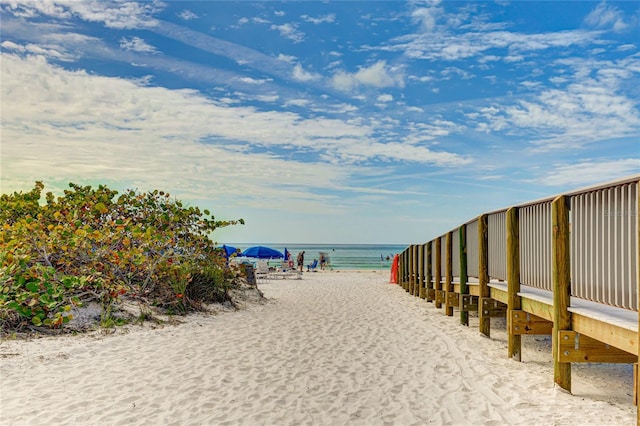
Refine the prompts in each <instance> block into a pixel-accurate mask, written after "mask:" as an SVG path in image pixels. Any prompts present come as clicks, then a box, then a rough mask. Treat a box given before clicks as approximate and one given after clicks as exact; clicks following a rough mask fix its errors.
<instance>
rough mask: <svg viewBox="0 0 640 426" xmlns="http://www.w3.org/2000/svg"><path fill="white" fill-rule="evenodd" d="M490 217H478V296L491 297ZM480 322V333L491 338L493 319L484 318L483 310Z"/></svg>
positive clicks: (485, 215) (484, 215)
mask: <svg viewBox="0 0 640 426" xmlns="http://www.w3.org/2000/svg"><path fill="white" fill-rule="evenodd" d="M488 221H489V215H487V214H483V215H480V216H479V217H478V296H480V297H481V298H482V297H490V296H491V294H490V290H489V232H488V231H489V226H488ZM479 314H480V321H479V323H478V328H479V330H480V333H482V334H484V335H485V336H487V337H491V318H490V317H486V318H485V317H484V315H483V313H482V309H481V310H480V312H479Z"/></svg>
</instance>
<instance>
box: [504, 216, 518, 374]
mask: <svg viewBox="0 0 640 426" xmlns="http://www.w3.org/2000/svg"><path fill="white" fill-rule="evenodd" d="M506 226H507V307H508V310H509V312H512V311H517V310H519V309H520V308H521V305H520V296H518V293H519V292H520V222H519V218H518V208H517V207H511V208H509V209H508V210H507V213H506ZM512 318H514V316H513V315H507V330H509V333H508V337H507V338H508V348H507V351H508V357H509V358H511V359H514V360H516V361H522V339H521V337H520V334H521V333H514V332H513V330H516V328H515V327H514V326H513V324H510V323H509V322H510V321H511V319H512Z"/></svg>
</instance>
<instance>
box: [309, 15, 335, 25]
mask: <svg viewBox="0 0 640 426" xmlns="http://www.w3.org/2000/svg"><path fill="white" fill-rule="evenodd" d="M300 18H301V19H302V20H303V21H305V22H311V23H312V24H316V25H317V24H331V23H333V22H335V20H336V15H335V13H330V14H328V15H323V16H319V17H312V16H309V15H302V16H300Z"/></svg>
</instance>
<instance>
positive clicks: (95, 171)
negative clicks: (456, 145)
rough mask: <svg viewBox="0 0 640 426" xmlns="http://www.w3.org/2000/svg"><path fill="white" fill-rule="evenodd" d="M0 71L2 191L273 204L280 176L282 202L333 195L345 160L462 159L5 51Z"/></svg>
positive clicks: (321, 121) (445, 162) (336, 125)
mask: <svg viewBox="0 0 640 426" xmlns="http://www.w3.org/2000/svg"><path fill="white" fill-rule="evenodd" d="M0 66H1V67H2V76H3V81H2V83H3V84H2V86H1V87H0V90H1V92H0V95H1V96H0V100H1V102H2V111H3V117H2V118H3V135H2V162H3V164H2V165H3V175H2V182H3V185H7V186H8V187H24V186H25V185H27V186H28V185H29V184H32V182H33V181H34V180H35V179H39V178H41V177H42V176H47V177H49V178H50V179H52V180H53V181H56V182H61V183H64V182H62V181H63V180H64V181H67V182H68V181H69V180H71V181H73V180H81V181H86V180H90V181H94V180H103V179H106V180H107V183H108V182H119V183H120V184H122V185H128V187H131V186H134V187H139V188H141V189H151V188H157V187H160V188H166V189H167V190H172V191H173V192H180V193H189V196H190V197H200V198H201V197H206V198H212V197H213V198H215V197H216V194H221V193H225V194H236V195H237V194H242V193H248V194H260V197H261V198H262V199H263V200H264V199H266V198H269V197H271V196H273V197H274V200H275V199H278V198H281V197H282V193H279V192H278V191H277V190H276V189H275V188H273V187H270V186H269V185H270V183H269V182H274V181H277V179H278V178H277V175H278V173H280V172H279V171H282V170H286V171H287V173H289V174H290V176H292V179H293V180H295V181H296V182H298V183H299V185H300V188H304V189H300V191H299V192H295V193H293V194H291V196H292V197H293V198H295V197H300V200H302V199H303V198H304V200H307V199H308V194H309V188H316V187H317V188H322V189H323V190H326V189H328V188H340V187H342V186H344V183H345V182H347V181H348V180H349V179H350V178H351V176H353V174H354V173H358V170H359V169H360V167H358V166H356V165H354V164H353V163H354V162H360V163H363V164H366V163H367V162H368V161H370V160H372V159H375V158H380V159H385V160H388V161H401V162H402V161H411V162H427V163H430V164H434V165H436V166H439V167H455V166H457V165H459V164H464V163H465V162H466V161H467V160H465V159H464V158H462V157H460V156H458V155H457V154H454V153H449V152H432V151H430V150H429V149H427V148H425V147H421V146H408V145H407V144H403V143H397V144H395V145H388V144H385V143H383V142H378V141H376V139H375V138H374V137H373V133H374V130H373V128H372V127H371V126H369V125H367V124H365V123H362V122H359V121H358V122H353V123H350V122H348V121H345V120H336V119H328V118H324V117H314V118H309V119H305V118H303V117H301V116H299V115H297V114H294V113H291V112H278V111H267V112H260V111H257V110H256V109H254V108H251V107H240V106H232V105H233V102H231V103H229V102H225V101H224V100H221V101H220V102H213V101H211V100H209V99H207V98H205V97H204V96H202V95H201V94H199V93H198V92H196V91H193V90H168V89H165V88H161V87H145V86H140V85H137V84H136V83H135V82H133V81H127V80H123V79H117V78H110V77H100V76H95V75H91V74H89V73H86V72H84V71H73V72H72V71H66V70H63V69H62V68H59V67H57V66H52V65H50V64H49V63H47V61H46V60H45V59H44V58H43V57H39V56H29V57H26V58H20V57H17V56H15V55H11V54H6V53H5V54H3V55H2V61H0ZM276 96H277V95H273V96H271V97H270V98H269V97H267V98H265V100H266V101H273V100H275V99H276ZM8 100H11V104H10V105H11V107H10V108H9V107H8V105H9V104H8V103H7V102H9V101H8ZM345 108H346V109H350V108H349V105H345ZM368 147H370V148H371V149H368ZM363 148H366V149H363ZM276 149H277V150H278V151H275V150H276ZM255 150H258V151H261V152H264V151H265V150H267V151H269V152H271V153H270V154H258V153H255V152H254V151H255ZM282 150H284V151H282ZM407 150H408V151H407ZM276 152H280V154H277V153H276ZM292 152H307V153H313V154H314V155H315V154H317V155H319V156H320V157H321V158H323V159H324V161H316V162H314V161H313V157H309V155H305V158H306V160H305V161H304V162H299V161H295V160H292V159H287V160H286V161H285V160H284V158H285V157H286V158H288V157H289V155H290V153H292ZM281 155H282V156H283V158H281V157H280V156H281ZM332 164H333V165H332ZM256 171H260V173H259V177H258V174H257V173H256ZM176 189H177V191H176ZM276 194H277V195H276ZM294 201H295V200H294Z"/></svg>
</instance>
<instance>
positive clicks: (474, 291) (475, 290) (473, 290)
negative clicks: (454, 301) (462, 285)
mask: <svg viewBox="0 0 640 426" xmlns="http://www.w3.org/2000/svg"><path fill="white" fill-rule="evenodd" d="M469 294H471V295H473V296H480V286H478V285H470V286H469Z"/></svg>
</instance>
